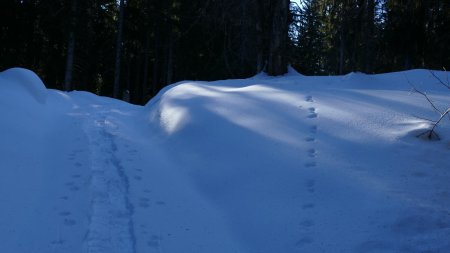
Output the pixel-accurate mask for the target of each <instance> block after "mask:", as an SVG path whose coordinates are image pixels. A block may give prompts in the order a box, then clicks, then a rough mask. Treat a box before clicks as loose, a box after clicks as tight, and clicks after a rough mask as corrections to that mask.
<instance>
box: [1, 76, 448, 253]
mask: <svg viewBox="0 0 450 253" xmlns="http://www.w3.org/2000/svg"><path fill="white" fill-rule="evenodd" d="M437 75H439V77H441V78H442V80H446V78H447V77H446V73H443V72H437ZM410 83H411V84H414V86H416V87H417V88H418V89H420V90H422V91H426V92H427V94H428V95H429V97H430V98H431V99H432V100H433V101H435V103H436V105H437V106H438V107H440V108H442V109H446V108H447V107H448V106H449V105H450V91H449V90H448V89H446V88H445V87H444V86H443V85H441V84H439V82H438V81H437V79H435V78H434V77H433V76H432V75H431V74H430V72H429V71H427V70H412V71H406V72H399V73H388V74H380V75H364V74H360V73H351V74H348V75H345V76H330V77H307V76H302V75H300V74H298V73H296V72H295V71H293V70H291V72H290V73H289V74H287V75H285V76H284V77H278V78H273V77H267V76H265V75H258V76H255V77H253V78H249V79H244V80H226V81H217V82H194V81H185V82H180V83H177V84H174V85H172V86H170V87H167V88H166V89H164V90H163V91H161V92H160V94H158V96H156V97H155V98H154V99H152V100H151V101H150V102H149V103H148V104H147V105H146V106H143V107H141V106H135V105H130V104H127V103H124V102H121V101H118V100H114V99H110V98H105V97H99V96H96V95H93V94H90V93H86V92H69V93H66V92H61V91H57V90H49V89H46V88H45V86H44V84H42V82H41V81H40V79H39V78H38V77H37V76H36V75H35V74H34V73H32V72H31V71H27V70H24V69H11V70H7V71H4V72H2V73H0V115H1V122H0V123H1V124H0V140H1V142H0V252H13V253H22V252H23V253H28V252H73V253H78V252H92V253H100V252H102V253H103V252H104V253H106V252H108V253H115V252H117V253H119V252H120V253H131V252H176V253H178V252H193V253H197V252H199V253H201V252H205V253H209V252H224V253H231V252H249V253H253V252H255V253H256V252H268V253H269V252H270V253H272V252H312V253H315V252H331V253H334V252H361V253H362V252H405V253H406V252H408V253H409V252H450V183H449V182H450V159H449V154H450V121H449V119H447V118H446V119H445V120H444V121H443V122H442V124H441V125H440V126H439V127H438V129H437V131H438V133H439V134H440V136H441V138H442V140H441V141H424V140H421V139H418V138H416V137H415V135H417V134H418V133H421V132H422V131H424V130H426V129H427V128H428V127H429V122H428V121H426V120H424V119H422V118H430V119H437V118H438V116H439V115H438V114H437V113H436V112H435V111H433V109H432V108H431V106H430V104H429V103H428V102H427V101H426V100H425V98H424V97H423V96H421V95H419V94H417V93H411V92H410V90H411V87H410Z"/></svg>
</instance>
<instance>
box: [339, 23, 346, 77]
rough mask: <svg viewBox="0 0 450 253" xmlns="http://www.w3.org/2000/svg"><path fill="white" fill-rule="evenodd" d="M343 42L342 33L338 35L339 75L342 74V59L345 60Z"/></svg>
mask: <svg viewBox="0 0 450 253" xmlns="http://www.w3.org/2000/svg"><path fill="white" fill-rule="evenodd" d="M344 54H345V40H344V35H343V34H342V31H341V32H340V34H339V75H342V74H343V72H344V59H345V56H344Z"/></svg>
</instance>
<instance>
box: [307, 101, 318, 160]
mask: <svg viewBox="0 0 450 253" xmlns="http://www.w3.org/2000/svg"><path fill="white" fill-rule="evenodd" d="M305 101H306V102H308V103H310V104H313V103H314V102H315V100H314V99H313V97H312V96H306V97H305ZM318 116H319V114H318V113H317V109H316V107H315V106H310V107H309V108H308V115H307V118H308V119H310V120H312V119H315V118H317V117H318ZM317 129H318V127H317V125H315V124H314V125H312V126H311V127H310V128H309V136H308V137H306V138H305V141H306V142H308V143H311V144H310V145H311V146H310V147H309V148H308V150H307V151H306V152H307V156H308V158H310V159H311V160H310V161H307V162H305V163H304V167H305V168H313V167H316V165H317V162H316V161H315V158H316V156H317V151H316V149H315V148H314V147H313V146H312V145H313V144H314V142H315V141H316V134H317Z"/></svg>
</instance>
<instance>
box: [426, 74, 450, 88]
mask: <svg viewBox="0 0 450 253" xmlns="http://www.w3.org/2000/svg"><path fill="white" fill-rule="evenodd" d="M444 70H445V69H444ZM430 73H431V75H433V77H434V78H436V80H438V81H439V83H440V84H442V85H444V86H445V87H447V89H450V84H449V82H448V76H447V83H445V82H444V81H442V79H441V78H439V77H438V76H437V75H436V73H434V72H433V71H432V70H430Z"/></svg>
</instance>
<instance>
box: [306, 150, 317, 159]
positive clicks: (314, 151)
mask: <svg viewBox="0 0 450 253" xmlns="http://www.w3.org/2000/svg"><path fill="white" fill-rule="evenodd" d="M316 155H317V152H316V150H315V149H314V148H310V149H308V156H309V157H316Z"/></svg>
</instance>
